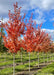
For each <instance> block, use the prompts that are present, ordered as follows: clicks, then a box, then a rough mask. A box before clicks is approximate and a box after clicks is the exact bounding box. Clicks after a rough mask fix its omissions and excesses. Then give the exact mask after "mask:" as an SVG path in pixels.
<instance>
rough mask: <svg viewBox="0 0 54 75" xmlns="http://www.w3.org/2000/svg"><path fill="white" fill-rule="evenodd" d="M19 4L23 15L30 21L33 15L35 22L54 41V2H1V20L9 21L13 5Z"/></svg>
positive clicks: (25, 0) (14, 0)
mask: <svg viewBox="0 0 54 75" xmlns="http://www.w3.org/2000/svg"><path fill="white" fill-rule="evenodd" d="M16 1H17V2H18V5H19V7H20V6H21V7H22V9H21V15H22V16H23V14H24V13H26V18H27V19H29V17H30V15H31V13H33V20H34V21H36V23H37V24H41V23H43V25H42V29H43V30H46V32H48V33H49V34H50V35H51V36H52V40H54V33H53V32H54V27H53V23H54V0H0V19H1V17H3V18H4V22H6V21H7V20H8V10H9V9H10V10H11V11H12V12H13V3H15V2H16Z"/></svg>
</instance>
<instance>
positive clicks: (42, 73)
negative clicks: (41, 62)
mask: <svg viewBox="0 0 54 75" xmlns="http://www.w3.org/2000/svg"><path fill="white" fill-rule="evenodd" d="M34 75H54V62H53V63H52V64H50V65H48V66H46V67H44V68H42V69H41V70H39V71H38V73H37V74H34Z"/></svg>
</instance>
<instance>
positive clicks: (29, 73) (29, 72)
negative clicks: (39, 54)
mask: <svg viewBox="0 0 54 75" xmlns="http://www.w3.org/2000/svg"><path fill="white" fill-rule="evenodd" d="M29 74H30V52H29Z"/></svg>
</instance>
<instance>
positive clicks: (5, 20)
mask: <svg viewBox="0 0 54 75" xmlns="http://www.w3.org/2000/svg"><path fill="white" fill-rule="evenodd" d="M0 19H1V18H0ZM0 21H1V22H3V23H5V22H7V21H8V18H4V19H3V21H2V20H0Z"/></svg>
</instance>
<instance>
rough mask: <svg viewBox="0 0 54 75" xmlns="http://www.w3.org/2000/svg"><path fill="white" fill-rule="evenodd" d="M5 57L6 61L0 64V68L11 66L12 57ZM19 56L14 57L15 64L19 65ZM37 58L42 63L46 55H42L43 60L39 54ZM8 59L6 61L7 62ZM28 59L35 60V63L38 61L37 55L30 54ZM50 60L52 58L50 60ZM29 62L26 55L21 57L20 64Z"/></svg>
mask: <svg viewBox="0 0 54 75" xmlns="http://www.w3.org/2000/svg"><path fill="white" fill-rule="evenodd" d="M51 55H52V56H53V54H51ZM6 56H7V57H6V61H3V62H1V61H0V62H1V63H0V67H1V66H5V65H11V64H13V56H12V55H6ZM20 57H21V56H20V55H18V54H17V55H16V56H15V63H20V62H21V58H20ZM39 58H40V59H42V60H43V62H44V58H45V60H46V59H47V55H46V54H45V55H44V58H43V55H42V54H41V53H40V54H39ZM7 59H8V60H7ZM30 59H31V61H32V60H35V61H37V60H38V58H37V54H32V53H31V55H30ZM51 59H52V58H51ZM51 59H50V56H49V55H48V60H51ZM53 59H54V56H53ZM28 61H29V56H28V54H27V56H26V55H25V54H23V56H22V63H26V62H28Z"/></svg>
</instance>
